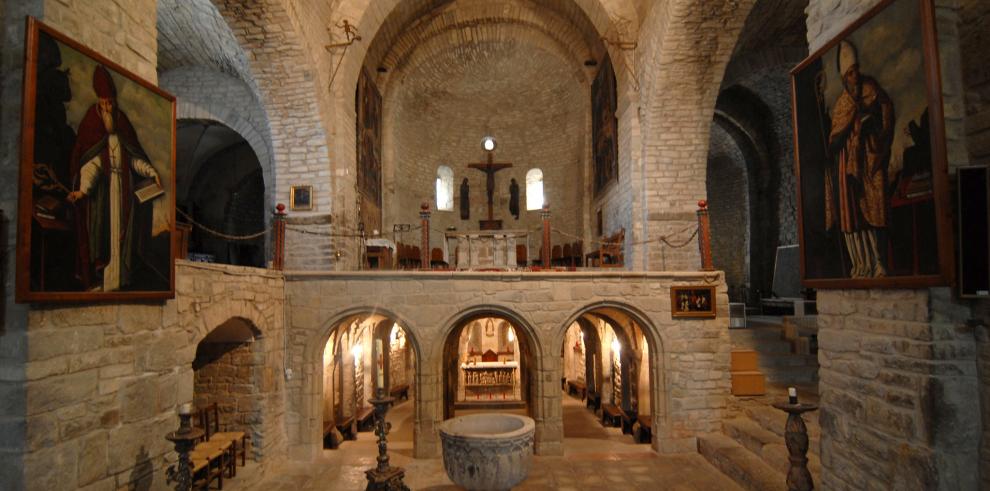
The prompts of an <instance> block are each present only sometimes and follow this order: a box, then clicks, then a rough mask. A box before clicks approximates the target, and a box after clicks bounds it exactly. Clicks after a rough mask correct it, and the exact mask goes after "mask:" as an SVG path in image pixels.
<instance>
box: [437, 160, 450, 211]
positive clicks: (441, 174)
mask: <svg viewBox="0 0 990 491" xmlns="http://www.w3.org/2000/svg"><path fill="white" fill-rule="evenodd" d="M453 209H454V171H453V170H451V168H450V167H447V166H446V165H441V166H440V167H438V168H437V210H442V211H451V210H453Z"/></svg>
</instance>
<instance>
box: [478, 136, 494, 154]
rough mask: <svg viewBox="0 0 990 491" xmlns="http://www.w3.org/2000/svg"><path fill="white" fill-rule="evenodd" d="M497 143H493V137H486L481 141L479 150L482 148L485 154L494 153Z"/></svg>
mask: <svg viewBox="0 0 990 491" xmlns="http://www.w3.org/2000/svg"><path fill="white" fill-rule="evenodd" d="M496 145H497V143H496V142H495V137H493V136H486V137H484V138H482V139H481V148H484V149H485V151H486V152H493V151H495V147H496Z"/></svg>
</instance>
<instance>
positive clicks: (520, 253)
mask: <svg viewBox="0 0 990 491" xmlns="http://www.w3.org/2000/svg"><path fill="white" fill-rule="evenodd" d="M527 255H528V251H527V249H526V246H525V245H523V244H516V266H519V267H520V268H525V267H526V265H527V264H528V263H529V260H528V259H527V257H526V256H527Z"/></svg>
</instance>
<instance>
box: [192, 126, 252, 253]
mask: <svg viewBox="0 0 990 491" xmlns="http://www.w3.org/2000/svg"><path fill="white" fill-rule="evenodd" d="M176 188H177V191H178V192H177V196H176V205H177V207H178V209H179V213H178V215H179V216H178V218H179V220H180V221H183V222H187V223H188V222H189V221H190V220H192V221H195V223H198V224H201V225H202V226H193V229H192V234H191V236H190V238H189V252H190V253H192V254H196V255H199V256H198V257H199V258H200V259H202V260H207V261H211V262H218V263H225V264H236V265H241V266H257V267H263V266H264V265H265V262H266V259H267V258H266V257H265V236H264V235H261V236H258V237H255V238H253V239H250V240H234V239H230V238H229V237H224V236H221V235H218V234H216V233H213V232H210V231H207V230H206V229H205V228H204V227H206V228H209V229H210V230H212V231H215V232H219V233H220V234H223V235H226V236H249V235H252V234H255V233H257V232H260V231H263V230H264V229H265V181H264V173H263V171H262V168H261V164H260V162H259V161H258V157H257V155H255V153H254V150H253V149H252V148H251V145H250V143H248V142H247V140H245V139H244V138H243V137H242V136H241V135H240V134H238V133H237V132H236V131H234V130H233V129H231V128H229V127H227V126H225V125H223V124H221V123H218V122H216V121H209V120H199V119H183V120H180V121H179V122H178V124H177V130H176Z"/></svg>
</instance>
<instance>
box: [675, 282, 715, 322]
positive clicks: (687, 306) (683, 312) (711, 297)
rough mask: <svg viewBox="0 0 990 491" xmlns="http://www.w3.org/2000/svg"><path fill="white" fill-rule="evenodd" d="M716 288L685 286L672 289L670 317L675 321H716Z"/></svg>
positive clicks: (709, 286)
mask: <svg viewBox="0 0 990 491" xmlns="http://www.w3.org/2000/svg"><path fill="white" fill-rule="evenodd" d="M715 299H716V297H715V287H714V286H711V285H683V286H672V287H670V317H671V318H674V319H692V318H694V319H714V318H715Z"/></svg>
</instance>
